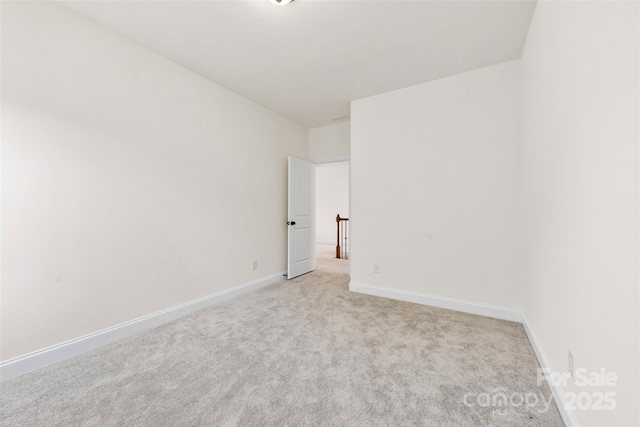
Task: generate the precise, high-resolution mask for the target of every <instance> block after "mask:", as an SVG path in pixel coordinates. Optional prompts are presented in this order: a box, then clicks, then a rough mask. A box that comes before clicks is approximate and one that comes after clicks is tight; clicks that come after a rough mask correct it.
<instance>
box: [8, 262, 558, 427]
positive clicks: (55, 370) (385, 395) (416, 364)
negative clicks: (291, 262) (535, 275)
mask: <svg viewBox="0 0 640 427" xmlns="http://www.w3.org/2000/svg"><path fill="white" fill-rule="evenodd" d="M319 254H320V259H319V262H318V266H319V269H318V270H317V271H315V272H313V273H310V274H307V275H304V276H302V277H300V278H297V279H294V280H291V281H283V282H280V283H277V284H275V285H273V286H270V287H268V288H265V289H262V290H259V291H256V292H253V293H251V294H247V295H244V296H241V297H239V298H237V299H235V300H233V301H229V302H227V303H224V304H221V305H218V306H215V307H211V308H208V309H205V310H202V311H200V312H198V313H195V314H193V315H190V316H187V317H184V318H182V319H179V320H177V321H175V322H172V323H170V324H168V325H165V326H161V327H159V328H156V329H153V330H150V331H147V332H145V333H142V334H140V335H138V336H136V337H133V338H130V339H127V340H123V341H120V342H117V343H115V344H112V345H110V346H107V347H104V348H101V349H98V350H95V351H93V352H90V353H87V354H85V355H82V356H79V357H76V358H74V359H71V360H68V361H66V362H62V363H59V364H57V365H53V366H50V367H47V368H44V369H41V370H39V371H37V372H33V373H31V374H27V375H24V376H22V377H20V378H17V379H14V380H10V381H7V382H5V383H3V384H2V385H1V393H0V398H1V400H0V420H1V421H0V422H2V425H5V426H21V427H24V426H228V425H243V426H262V425H266V426H300V425H313V426H318V425H322V426H329V425H331V426H403V425H420V426H490V425H491V426H561V425H563V424H562V421H561V418H560V415H559V413H558V410H557V408H556V407H555V405H554V404H553V403H551V406H550V407H549V408H548V410H546V411H544V405H543V404H542V403H540V404H539V405H537V406H536V407H535V408H534V407H527V405H526V404H524V403H522V404H520V405H518V406H516V405H515V404H510V405H507V406H504V405H503V406H494V405H486V406H485V405H484V403H486V402H490V401H486V400H485V399H480V398H479V397H484V396H485V395H486V396H489V397H491V396H495V395H496V393H501V392H504V393H505V395H507V396H509V397H510V398H512V403H513V402H515V403H518V402H520V400H519V398H518V396H525V393H531V394H533V393H536V394H538V395H540V393H542V395H543V396H544V398H546V399H548V397H549V389H548V387H547V386H546V384H543V385H542V386H537V385H536V368H537V367H538V365H537V362H536V359H535V356H534V354H533V351H532V349H531V347H530V345H529V342H528V341H527V338H526V336H525V333H524V331H523V328H522V326H521V325H519V324H516V323H511V322H506V321H500V320H494V319H488V318H483V317H479V316H473V315H467V314H462V313H457V312H453V311H447V310H441V309H435V308H430V307H425V306H420V305H415V304H409V303H403V302H397V301H391V300H387V299H383V298H376V297H371V296H366V295H359V294H353V293H350V292H349V291H348V283H349V277H348V276H347V275H346V274H345V273H344V272H345V271H347V270H346V266H347V262H346V261H342V260H334V259H330V258H329V257H328V256H322V254H321V253H319ZM483 393H484V394H483ZM465 396H466V397H465ZM513 396H516V398H515V399H513ZM529 396H531V395H529ZM465 399H466V402H467V403H469V404H471V405H473V406H470V405H466V404H465Z"/></svg>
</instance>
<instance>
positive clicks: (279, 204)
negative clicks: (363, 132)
mask: <svg viewBox="0 0 640 427" xmlns="http://www.w3.org/2000/svg"><path fill="white" fill-rule="evenodd" d="M2 124H3V127H2V151H3V156H2V249H3V250H2V303H1V304H2V306H1V309H2V331H1V333H2V355H1V357H2V359H5V360H6V359H8V358H11V357H13V356H17V355H21V354H24V353H26V352H29V351H32V350H36V349H39V348H42V347H45V346H49V345H52V344H55V343H59V342H61V341H64V340H67V339H71V338H74V337H78V336H81V335H83V334H86V333H90V332H93V331H96V330H99V329H102V328H105V327H109V326H111V325H114V324H118V323H120V322H124V321H127V320H130V319H133V318H137V317H139V316H143V315H146V314H149V313H152V312H155V311H158V310H161V309H164V308H167V307H170V306H174V305H177V304H179V303H182V302H185V301H189V300H192V299H195V298H198V297H202V296H205V295H209V294H212V293H214V292H217V291H221V290H223V289H226V288H229V287H232V286H234V285H238V284H241V283H246V282H248V281H251V280H255V279H258V278H261V277H265V276H268V275H270V274H274V273H278V272H281V271H283V270H285V268H286V231H287V230H286V225H285V221H286V217H287V213H286V212H287V211H286V204H287V197H286V188H287V156H288V155H294V156H297V157H301V158H307V142H308V131H307V129H306V128H304V127H302V126H299V125H297V124H295V123H293V122H291V121H289V120H286V119H284V118H283V117H281V116H279V115H277V114H275V113H273V112H271V111H268V110H266V109H265V108H262V107H260V106H258V105H256V104H255V103H253V102H251V101H249V100H247V99H244V98H242V97H240V96H238V95H235V94H233V93H231V92H229V91H227V90H225V89H223V88H221V87H220V86H217V85H215V84H213V83H211V82H209V81H207V80H205V79H203V78H201V77H199V76H197V75H195V74H193V73H191V72H189V71H187V70H186V69H184V68H181V67H179V66H177V65H175V64H174V63H171V62H169V61H167V60H165V59H163V58H161V57H159V56H157V55H155V54H153V53H151V52H150V51H147V50H145V49H143V48H141V47H139V46H137V45H135V44H133V43H130V42H128V41H127V40H125V39H123V38H121V37H119V36H117V35H115V34H113V33H110V32H108V31H106V30H103V29H101V28H99V27H98V26H96V25H94V24H92V23H90V22H89V21H86V20H84V19H83V18H80V17H79V16H77V15H74V14H72V13H71V12H68V11H66V10H65V9H63V8H60V7H58V6H56V5H53V4H50V3H35V2H16V3H12V2H3V4H2ZM252 258H256V259H257V260H258V269H257V270H255V271H251V270H250V268H249V267H250V260H251V259H252Z"/></svg>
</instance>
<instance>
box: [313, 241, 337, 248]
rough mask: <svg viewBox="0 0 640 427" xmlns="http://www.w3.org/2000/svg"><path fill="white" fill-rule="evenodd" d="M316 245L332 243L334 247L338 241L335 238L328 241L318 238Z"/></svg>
mask: <svg viewBox="0 0 640 427" xmlns="http://www.w3.org/2000/svg"><path fill="white" fill-rule="evenodd" d="M316 245H331V246H333V247H335V246H336V241H335V240H334V241H333V242H330V241H327V240H320V241H318V240H316Z"/></svg>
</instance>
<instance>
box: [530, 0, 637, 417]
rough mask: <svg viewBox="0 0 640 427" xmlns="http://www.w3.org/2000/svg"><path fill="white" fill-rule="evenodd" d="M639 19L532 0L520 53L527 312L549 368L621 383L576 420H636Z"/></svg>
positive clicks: (617, 11) (619, 6)
mask: <svg viewBox="0 0 640 427" xmlns="http://www.w3.org/2000/svg"><path fill="white" fill-rule="evenodd" d="M638 13H639V11H638V2H581V1H577V2H548V1H542V2H538V5H537V8H536V11H535V15H534V17H533V21H532V24H531V29H530V30H529V35H528V38H527V42H526V46H525V49H524V53H523V56H522V70H523V100H524V106H523V149H522V168H523V190H524V193H523V194H524V214H525V215H524V225H525V227H524V230H525V238H526V239H525V241H526V247H525V248H526V260H527V262H526V275H525V278H526V282H525V283H526V287H525V313H526V316H527V318H528V320H529V324H530V327H531V328H532V329H533V330H534V332H535V334H536V335H537V337H538V340H539V341H540V343H541V344H542V347H543V349H544V351H545V353H546V355H547V358H548V359H549V361H550V363H551V365H552V367H553V369H554V370H556V371H565V370H567V363H568V362H567V359H568V356H567V352H568V351H569V350H570V351H572V353H573V355H574V364H575V367H576V368H578V367H583V368H587V369H589V370H590V371H597V370H599V369H600V368H601V367H604V368H605V369H606V370H608V371H613V372H615V373H617V375H618V377H619V384H618V386H617V387H615V388H613V389H608V391H614V392H615V393H616V399H617V408H616V410H615V411H580V412H578V413H577V414H576V415H577V418H578V421H579V423H580V424H581V425H594V426H595V425H598V426H600V425H616V426H621V425H625V426H630V425H634V426H637V425H640V419H639V415H638V402H640V395H639V392H638V380H639V376H640V373H639V370H638V365H639V363H640V354H639V350H638V341H639V336H640V331H639V323H640V319H639V317H638V312H639V311H640V310H639V308H640V307H639V304H638V301H639V295H638V259H639V256H640V254H639V252H638V231H639V230H638V218H639V210H638V192H639V188H638V178H639V177H638V155H639V153H638V145H639V135H638V118H639V116H640V111H639V109H638V94H639V89H640V88H639V86H638V79H639V77H638V76H640V69H639V66H638V56H639V45H638V36H639V34H638V23H639V19H638V18H639V15H638ZM565 391H575V392H580V391H586V392H589V393H590V392H591V391H592V389H589V388H576V387H571V386H570V387H568V389H566V390H565Z"/></svg>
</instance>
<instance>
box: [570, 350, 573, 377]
mask: <svg viewBox="0 0 640 427" xmlns="http://www.w3.org/2000/svg"><path fill="white" fill-rule="evenodd" d="M573 374H574V371H573V353H571V352H569V376H570V377H571V378H573V377H574V375H573Z"/></svg>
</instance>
